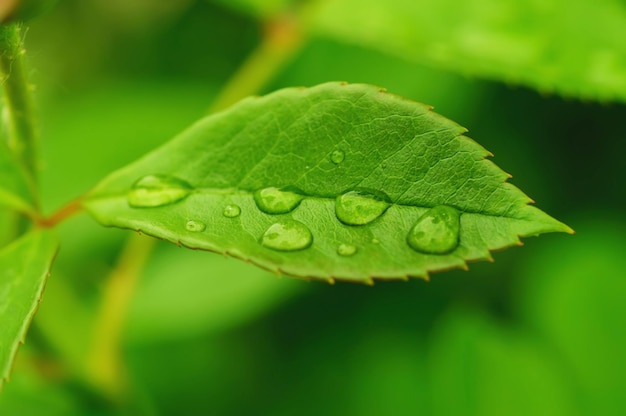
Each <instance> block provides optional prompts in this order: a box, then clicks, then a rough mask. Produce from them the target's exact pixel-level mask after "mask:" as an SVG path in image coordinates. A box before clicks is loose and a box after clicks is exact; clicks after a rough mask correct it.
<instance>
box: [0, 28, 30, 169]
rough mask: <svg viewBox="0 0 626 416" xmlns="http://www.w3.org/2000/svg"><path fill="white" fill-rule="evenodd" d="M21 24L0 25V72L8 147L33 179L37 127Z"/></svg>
mask: <svg viewBox="0 0 626 416" xmlns="http://www.w3.org/2000/svg"><path fill="white" fill-rule="evenodd" d="M25 53H26V51H25V50H24V44H23V35H22V27H21V25H20V24H18V23H13V24H8V25H0V76H1V78H2V89H3V92H4V104H5V109H6V112H7V118H8V128H9V147H10V148H11V150H12V151H13V152H14V153H15V154H16V155H17V157H18V160H20V161H21V162H22V163H23V165H24V166H25V167H26V170H27V171H28V172H29V173H30V175H31V176H32V179H33V180H34V179H35V176H36V175H35V173H36V168H37V157H36V148H37V146H36V145H37V143H36V141H37V140H36V139H37V128H36V123H35V114H34V106H33V97H32V86H31V85H30V84H29V83H28V77H27V76H26V70H25V66H24V55H25Z"/></svg>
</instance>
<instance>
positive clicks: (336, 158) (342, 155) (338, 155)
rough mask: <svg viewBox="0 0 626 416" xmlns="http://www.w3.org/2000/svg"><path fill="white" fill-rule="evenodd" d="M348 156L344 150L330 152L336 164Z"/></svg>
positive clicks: (331, 159) (332, 160)
mask: <svg viewBox="0 0 626 416" xmlns="http://www.w3.org/2000/svg"><path fill="white" fill-rule="evenodd" d="M345 158H346V154H345V153H344V152H343V150H335V151H333V152H332V153H331V154H330V161H331V162H333V163H334V164H335V165H338V164H340V163H341V162H343V160H344V159H345Z"/></svg>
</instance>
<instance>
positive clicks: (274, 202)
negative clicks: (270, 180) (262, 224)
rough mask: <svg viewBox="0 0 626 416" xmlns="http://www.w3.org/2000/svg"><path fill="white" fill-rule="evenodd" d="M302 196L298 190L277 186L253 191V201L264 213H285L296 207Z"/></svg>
mask: <svg viewBox="0 0 626 416" xmlns="http://www.w3.org/2000/svg"><path fill="white" fill-rule="evenodd" d="M303 199H304V196H302V195H300V194H299V193H298V192H293V191H291V190H288V189H285V190H281V189H278V188H265V189H260V190H258V191H256V192H255V193H254V202H256V205H257V206H258V207H259V209H260V210H261V211H263V212H265V213H266V214H286V213H288V212H291V211H293V210H294V209H296V207H297V206H298V205H300V202H302V200H303Z"/></svg>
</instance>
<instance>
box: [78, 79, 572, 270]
mask: <svg viewBox="0 0 626 416" xmlns="http://www.w3.org/2000/svg"><path fill="white" fill-rule="evenodd" d="M465 131H466V130H465V129H464V128H463V127H460V126H459V125H457V124H455V123H453V122H451V121H449V120H447V119H445V118H443V117H441V116H439V115H438V114H435V113H433V112H432V111H431V109H430V108H429V107H427V106H425V105H423V104H419V103H416V102H412V101H409V100H406V99H403V98H401V97H398V96H394V95H391V94H387V93H385V92H383V91H381V90H379V89H378V88H375V87H372V86H368V85H359V84H355V85H347V84H338V83H329V84H322V85H319V86H317V87H314V88H310V89H304V88H293V89H285V90H280V91H278V92H276V93H273V94H270V95H268V96H265V97H263V98H249V99H246V100H244V101H242V102H241V103H239V104H238V105H235V106H233V107H232V108H231V109H229V110H227V111H224V112H222V113H219V114H216V115H214V116H211V117H207V118H205V119H204V120H201V121H200V122H198V123H197V124H195V125H194V126H192V127H191V128H190V129H189V130H187V131H186V132H184V133H183V134H181V135H180V136H178V137H177V138H175V139H174V140H173V141H171V142H170V143H168V144H166V145H164V146H163V147H161V148H160V149H157V150H156V151H154V152H152V153H150V154H149V155H147V156H145V157H144V158H142V159H140V160H139V161H137V162H135V163H134V164H131V165H130V166H128V167H126V168H124V169H121V170H119V171H117V172H115V173H113V174H111V175H110V176H109V177H108V178H106V179H105V180H104V181H103V182H102V183H100V185H99V186H97V187H96V189H94V190H93V191H92V192H91V193H90V194H89V195H87V196H86V198H85V200H84V204H85V206H86V208H87V209H88V210H89V212H91V214H92V215H93V216H94V217H95V218H96V219H97V220H98V221H99V222H101V223H102V224H104V225H108V226H117V227H122V228H129V229H133V230H140V231H142V232H145V233H147V234H149V235H153V236H156V237H159V238H162V239H165V240H168V241H171V242H174V243H178V244H182V245H185V246H187V247H191V248H198V249H204V250H210V251H215V252H219V253H226V254H229V255H232V256H234V257H238V258H241V259H244V260H246V261H250V262H253V263H255V264H257V265H259V266H261V267H263V268H266V269H268V270H272V271H275V272H284V273H286V274H289V275H294V276H301V277H308V278H319V279H326V280H330V281H332V279H333V278H339V279H345V280H356V281H362V282H370V281H371V278H372V277H377V278H381V279H398V278H406V277H408V276H414V277H427V275H428V272H429V271H438V270H444V269H450V268H455V267H466V261H468V260H480V259H490V258H491V257H490V254H489V250H494V249H501V248H503V247H507V246H511V245H514V244H519V239H518V236H530V235H537V234H540V233H544V232H551V231H565V232H571V230H570V229H569V227H567V226H566V225H564V224H562V223H560V222H558V221H556V220H554V219H553V218H551V217H549V216H548V215H546V214H545V213H543V212H542V211H540V210H538V209H537V208H534V207H532V206H529V205H527V204H528V203H529V202H530V201H531V200H530V199H529V198H528V197H527V196H525V195H524V194H523V193H522V192H521V191H519V190H518V189H517V188H515V187H514V186H513V185H511V184H509V183H506V182H505V180H506V179H507V177H508V176H507V174H506V173H504V172H503V171H501V170H500V169H499V168H497V167H496V166H495V165H494V164H493V163H491V162H490V161H487V160H485V159H484V158H485V157H486V156H487V155H489V153H488V152H487V151H486V150H485V149H483V148H482V147H481V146H479V145H478V144H476V143H475V142H474V141H472V140H470V139H468V138H466V137H465V136H463V133H464V132H465ZM278 190H281V191H280V192H279V191H278ZM443 206H445V207H443ZM433 208H434V210H433ZM440 220H441V221H440ZM449 224H452V226H449ZM456 230H458V233H457V232H456ZM422 233H425V234H422ZM429 238H432V240H433V241H429Z"/></svg>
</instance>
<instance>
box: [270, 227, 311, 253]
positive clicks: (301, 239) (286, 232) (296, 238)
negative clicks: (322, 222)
mask: <svg viewBox="0 0 626 416" xmlns="http://www.w3.org/2000/svg"><path fill="white" fill-rule="evenodd" d="M312 243H313V235H312V234H311V231H310V230H309V229H308V228H307V226H306V225H304V224H302V223H301V222H299V221H295V220H284V221H280V222H277V223H275V224H272V225H271V226H270V227H269V228H268V229H267V231H265V233H264V234H263V236H262V237H261V244H262V245H264V246H265V247H267V248H271V249H272V250H278V251H296V250H303V249H305V248H307V247H309V246H310V245H311V244H312Z"/></svg>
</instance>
